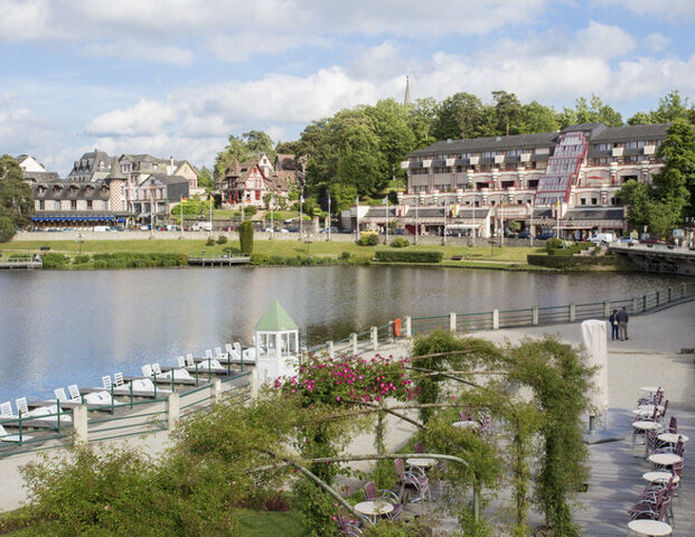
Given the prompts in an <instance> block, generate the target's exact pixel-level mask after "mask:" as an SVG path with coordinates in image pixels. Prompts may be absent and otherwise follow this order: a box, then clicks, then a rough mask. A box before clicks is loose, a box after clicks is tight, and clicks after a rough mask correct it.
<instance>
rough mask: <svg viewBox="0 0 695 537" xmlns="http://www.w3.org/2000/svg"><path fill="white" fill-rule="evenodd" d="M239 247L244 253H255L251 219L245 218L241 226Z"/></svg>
mask: <svg viewBox="0 0 695 537" xmlns="http://www.w3.org/2000/svg"><path fill="white" fill-rule="evenodd" d="M239 247H240V249H241V253H242V254H245V255H251V254H252V253H253V224H252V223H251V221H250V220H244V221H243V222H242V223H241V225H240V226H239Z"/></svg>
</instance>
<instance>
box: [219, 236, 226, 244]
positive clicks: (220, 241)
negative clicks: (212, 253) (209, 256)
mask: <svg viewBox="0 0 695 537" xmlns="http://www.w3.org/2000/svg"><path fill="white" fill-rule="evenodd" d="M217 244H227V236H226V235H220V236H219V237H217Z"/></svg>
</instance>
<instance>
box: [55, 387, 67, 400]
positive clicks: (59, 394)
mask: <svg viewBox="0 0 695 537" xmlns="http://www.w3.org/2000/svg"><path fill="white" fill-rule="evenodd" d="M53 394H54V395H55V396H56V400H58V401H60V402H61V403H64V402H65V401H67V400H68V396H67V395H65V390H64V389H63V388H62V387H61V388H56V389H55V390H53Z"/></svg>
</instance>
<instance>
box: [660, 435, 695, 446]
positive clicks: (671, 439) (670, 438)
mask: <svg viewBox="0 0 695 537" xmlns="http://www.w3.org/2000/svg"><path fill="white" fill-rule="evenodd" d="M679 436H680V438H681V440H682V441H683V443H684V444H685V443H686V442H687V441H688V440H690V439H689V438H688V437H687V436H685V435H684V434H677V433H661V434H660V435H659V436H657V438H658V439H659V440H661V441H662V442H668V443H669V444H677V443H678V437H679Z"/></svg>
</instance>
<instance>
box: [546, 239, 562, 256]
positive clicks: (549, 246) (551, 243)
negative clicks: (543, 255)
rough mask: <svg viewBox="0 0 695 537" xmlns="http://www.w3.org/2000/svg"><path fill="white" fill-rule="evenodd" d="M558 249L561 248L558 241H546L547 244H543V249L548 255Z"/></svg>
mask: <svg viewBox="0 0 695 537" xmlns="http://www.w3.org/2000/svg"><path fill="white" fill-rule="evenodd" d="M558 248H562V240H560V239H548V242H546V243H545V249H546V251H547V252H548V253H550V252H552V251H553V250H556V249H558Z"/></svg>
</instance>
